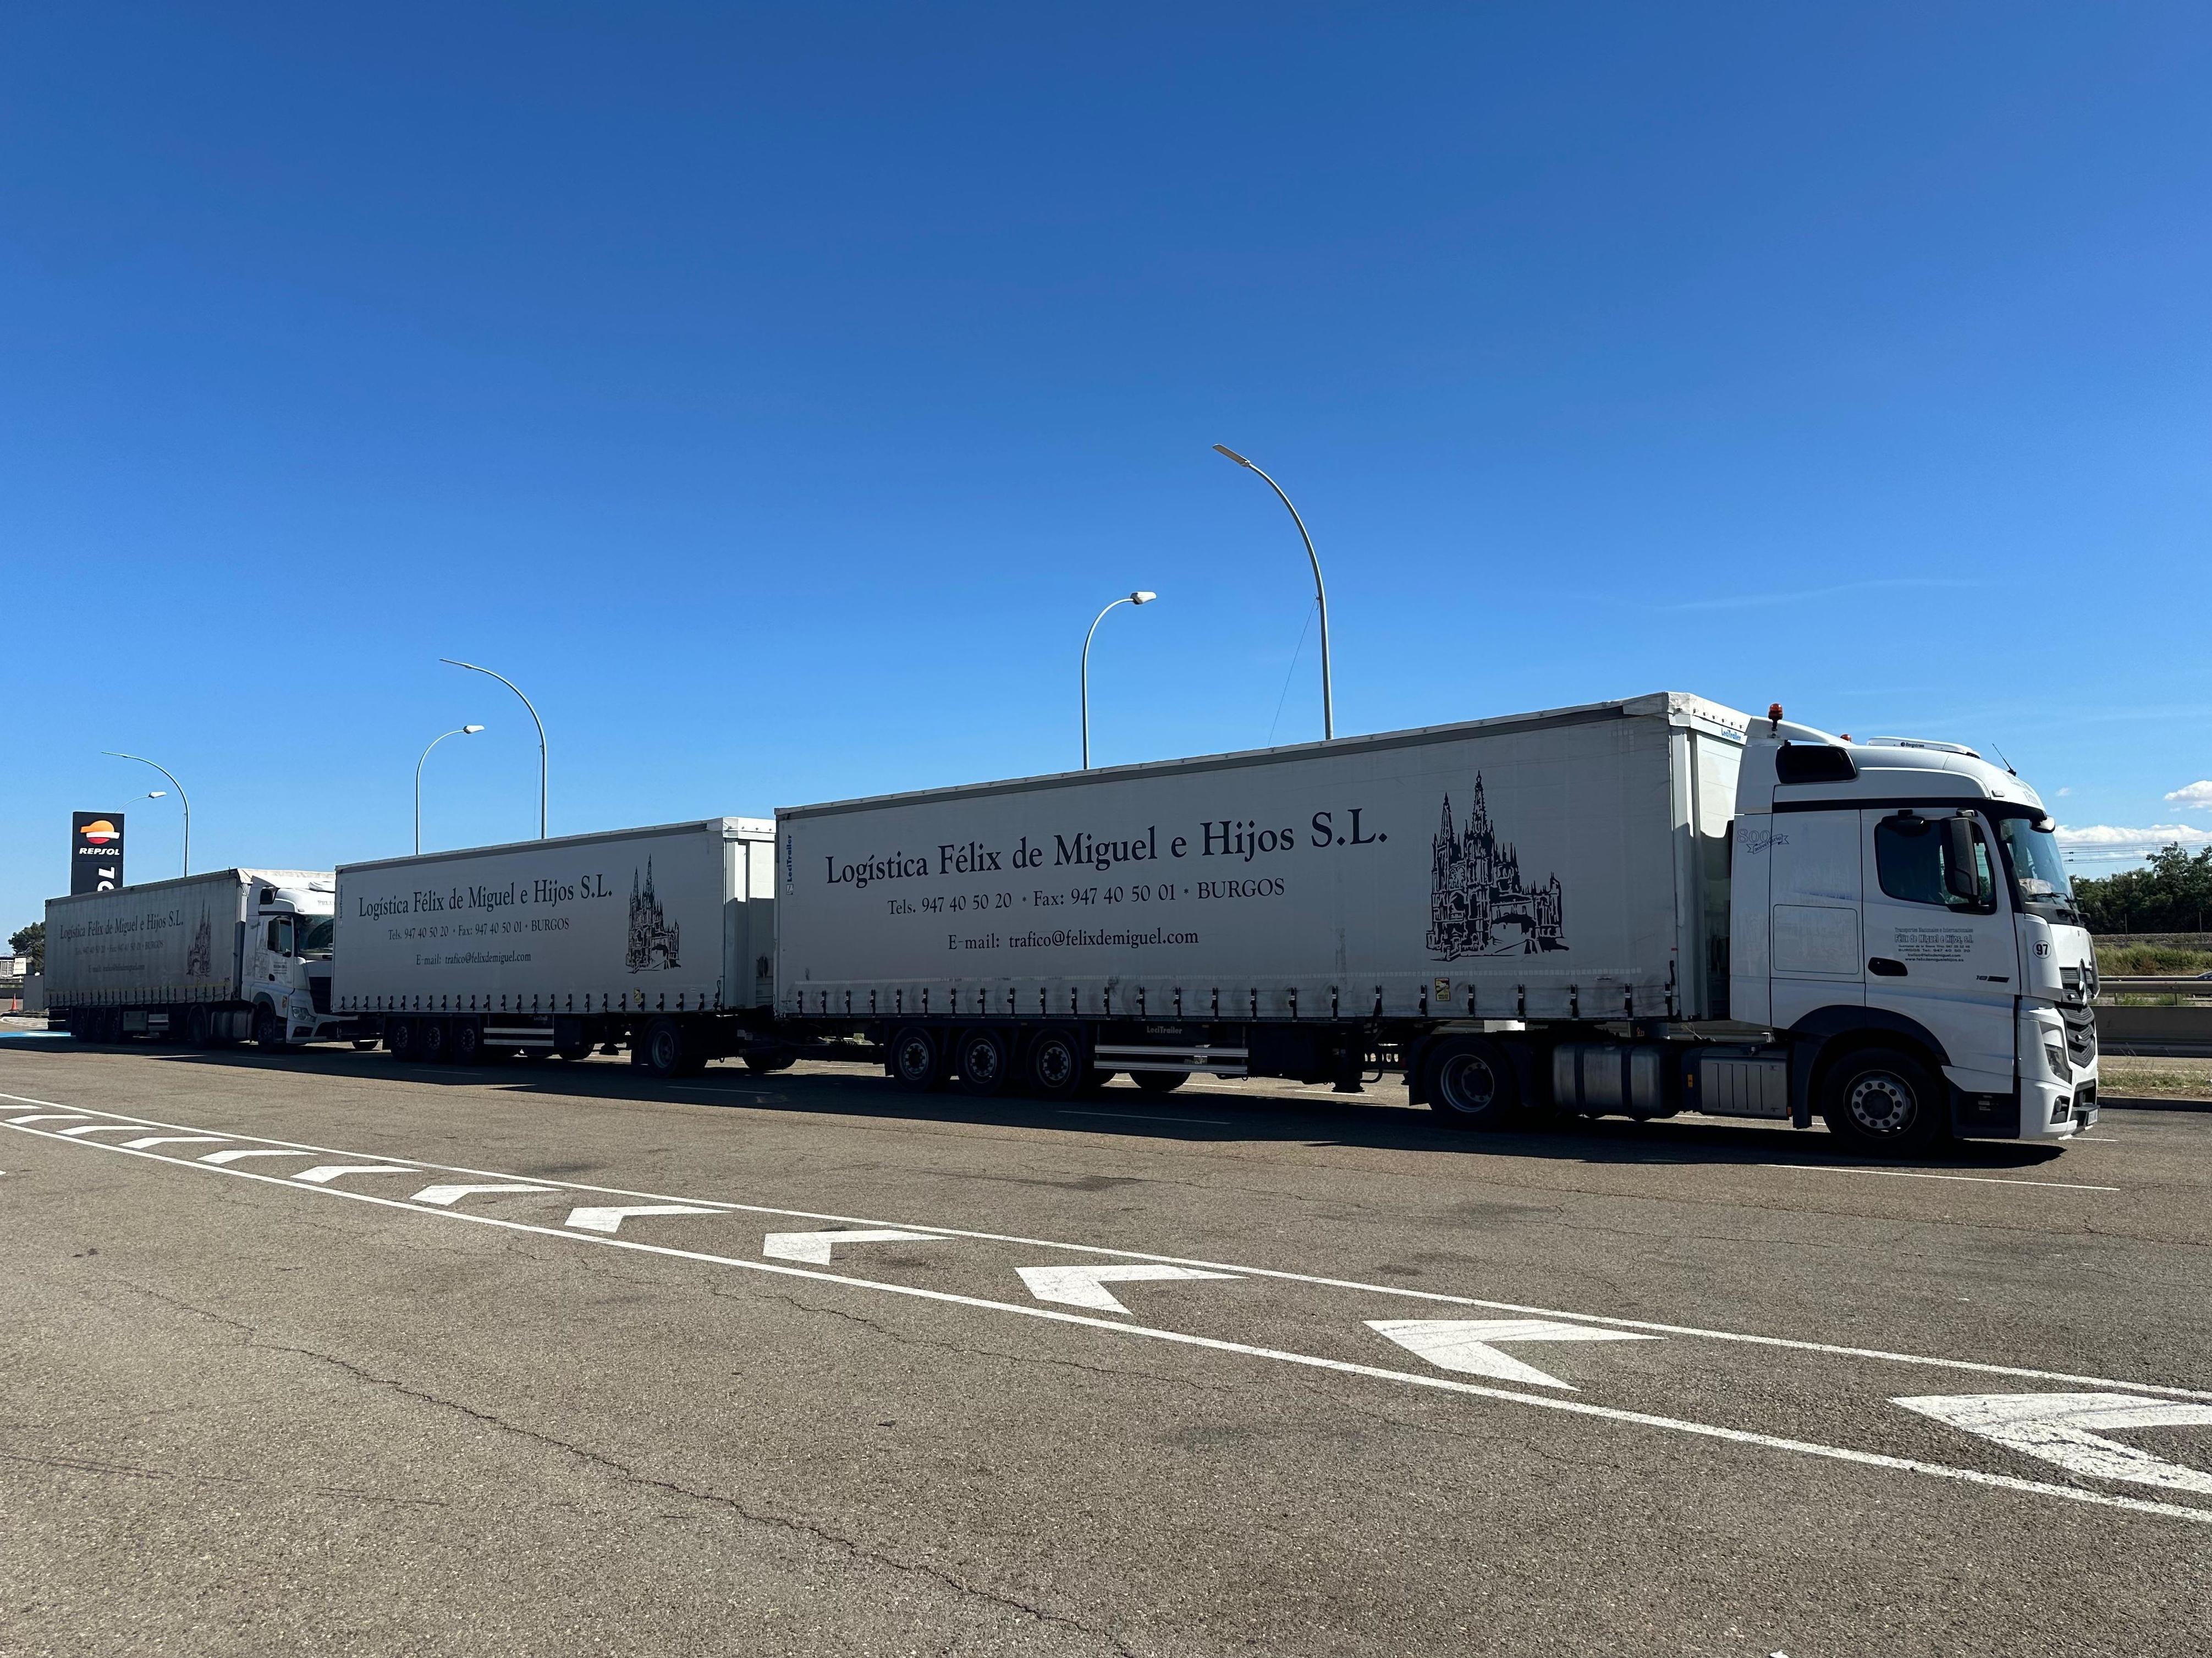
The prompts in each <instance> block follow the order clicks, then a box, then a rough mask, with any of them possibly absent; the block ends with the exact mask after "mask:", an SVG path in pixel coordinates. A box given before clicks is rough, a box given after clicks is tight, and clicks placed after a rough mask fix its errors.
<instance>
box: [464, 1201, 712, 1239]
mask: <svg viewBox="0 0 2212 1658" xmlns="http://www.w3.org/2000/svg"><path fill="white" fill-rule="evenodd" d="M728 1212H729V1211H728V1210H721V1209H705V1208H702V1207H701V1206H700V1205H699V1204H627V1205H617V1206H614V1207H610V1208H604V1209H572V1210H569V1211H568V1220H567V1221H566V1222H563V1224H565V1225H568V1226H574V1227H581V1228H583V1229H584V1230H585V1231H586V1232H607V1233H614V1232H619V1231H621V1230H622V1223H623V1222H624V1221H627V1220H629V1219H630V1218H631V1217H632V1216H638V1215H724V1214H727V1213H728ZM471 1218H472V1219H473V1218H474V1217H473V1216H471Z"/></svg>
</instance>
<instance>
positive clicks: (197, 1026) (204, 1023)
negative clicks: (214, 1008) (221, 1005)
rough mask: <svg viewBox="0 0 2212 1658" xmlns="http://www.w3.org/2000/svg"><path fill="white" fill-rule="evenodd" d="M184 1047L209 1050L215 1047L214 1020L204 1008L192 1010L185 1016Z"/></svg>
mask: <svg viewBox="0 0 2212 1658" xmlns="http://www.w3.org/2000/svg"><path fill="white" fill-rule="evenodd" d="M214 1045H215V1020H214V1018H213V1017H212V1016H211V1015H210V1014H209V1012H208V1010H207V1009H205V1008H198V1007H196V1008H194V1009H192V1010H191V1012H190V1013H187V1014H186V1015H185V1046H186V1047H188V1048H211V1047H213V1046H214Z"/></svg>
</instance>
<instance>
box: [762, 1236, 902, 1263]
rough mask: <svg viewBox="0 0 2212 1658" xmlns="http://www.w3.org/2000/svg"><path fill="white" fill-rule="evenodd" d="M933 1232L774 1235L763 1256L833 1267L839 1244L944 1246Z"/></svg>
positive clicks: (765, 1242) (767, 1239) (765, 1240)
mask: <svg viewBox="0 0 2212 1658" xmlns="http://www.w3.org/2000/svg"><path fill="white" fill-rule="evenodd" d="M944 1241H945V1240H944V1239H943V1238H941V1237H939V1235H938V1234H935V1233H933V1232H901V1231H898V1230H896V1229H895V1228H890V1227H855V1228H852V1229H850V1230H849V1231H844V1232H771V1233H769V1234H768V1236H766V1237H765V1238H763V1239H762V1240H761V1253H762V1254H763V1255H766V1256H767V1257H769V1259H771V1260H778V1261H808V1262H811V1263H812V1264H813V1265H816V1266H827V1265H829V1260H830V1252H831V1251H832V1250H833V1249H835V1248H836V1247H837V1246H838V1245H839V1244H891V1243H925V1244H926V1243H943V1242H944Z"/></svg>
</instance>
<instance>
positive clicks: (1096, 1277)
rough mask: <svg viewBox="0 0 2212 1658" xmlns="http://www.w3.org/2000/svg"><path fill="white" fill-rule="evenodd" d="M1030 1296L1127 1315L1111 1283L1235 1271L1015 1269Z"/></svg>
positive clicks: (1144, 1265)
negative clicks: (1108, 1286)
mask: <svg viewBox="0 0 2212 1658" xmlns="http://www.w3.org/2000/svg"><path fill="white" fill-rule="evenodd" d="M1015 1270H1016V1271H1018V1272H1019V1273H1020V1274H1021V1275H1022V1282H1023V1283H1025V1284H1027V1285H1029V1287H1030V1294H1031V1295H1035V1296H1036V1298H1037V1299H1038V1300H1039V1301H1062V1302H1065V1303H1066V1305H1068V1306H1070V1307H1088V1308H1094V1309H1096V1310H1097V1311H1098V1312H1101V1313H1127V1311H1128V1310H1129V1309H1128V1308H1126V1307H1124V1306H1122V1305H1121V1302H1119V1301H1115V1299H1114V1292H1113V1291H1112V1290H1110V1289H1107V1288H1106V1286H1107V1285H1108V1284H1109V1283H1153V1282H1164V1281H1166V1280H1168V1279H1171V1278H1228V1279H1231V1280H1233V1279H1235V1277H1237V1275H1236V1274H1235V1273H1234V1272H1201V1271H1199V1270H1198V1269H1197V1268H1196V1267H1191V1266H1167V1265H1154V1264H1152V1263H1151V1262H1148V1261H1147V1262H1139V1263H1136V1264H1134V1265H1128V1266H1024V1267H1018V1268H1016V1269H1015Z"/></svg>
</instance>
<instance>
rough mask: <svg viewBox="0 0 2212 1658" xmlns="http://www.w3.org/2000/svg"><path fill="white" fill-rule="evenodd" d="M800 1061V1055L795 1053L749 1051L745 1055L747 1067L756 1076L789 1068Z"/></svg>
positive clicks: (769, 1074)
mask: <svg viewBox="0 0 2212 1658" xmlns="http://www.w3.org/2000/svg"><path fill="white" fill-rule="evenodd" d="M798 1063H799V1056H798V1055H797V1054H795V1053H749V1054H747V1055H746V1056H745V1069H746V1070H749V1071H750V1072H751V1073H752V1074H753V1075H754V1076H771V1075H773V1074H774V1073H775V1072H776V1071H780V1070H790V1069H791V1068H792V1067H793V1065H795V1064H798Z"/></svg>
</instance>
